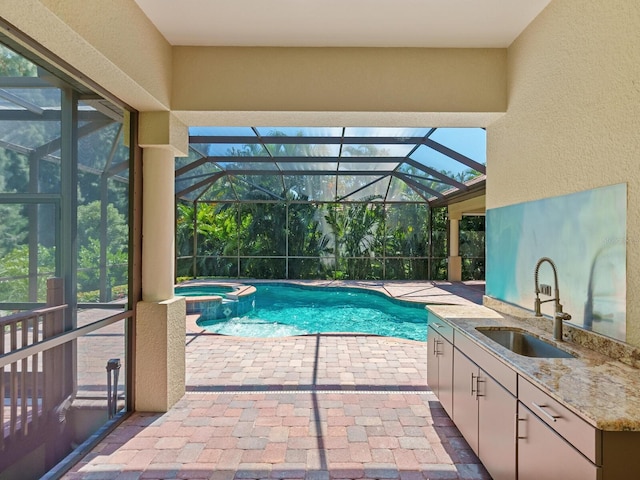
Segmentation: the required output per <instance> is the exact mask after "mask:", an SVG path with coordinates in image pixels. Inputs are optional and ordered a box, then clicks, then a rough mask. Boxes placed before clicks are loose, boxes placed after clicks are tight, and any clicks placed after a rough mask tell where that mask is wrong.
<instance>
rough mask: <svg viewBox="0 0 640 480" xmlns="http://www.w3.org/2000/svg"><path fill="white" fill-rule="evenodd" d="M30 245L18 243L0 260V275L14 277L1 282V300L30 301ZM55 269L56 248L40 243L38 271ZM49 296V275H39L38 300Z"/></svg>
mask: <svg viewBox="0 0 640 480" xmlns="http://www.w3.org/2000/svg"><path fill="white" fill-rule="evenodd" d="M28 271H29V245H18V246H17V247H15V248H13V249H12V250H10V251H9V252H7V253H6V254H5V255H4V256H3V258H2V262H0V277H2V278H11V277H14V278H12V279H11V280H5V281H2V282H0V301H1V302H28V301H30V299H29V279H28V278H27V277H26V273H27V272H28ZM54 271H55V249H54V248H53V247H51V248H47V247H44V246H42V245H38V273H40V274H51V273H53V272H54ZM46 298H47V276H46V275H44V276H42V277H38V301H41V302H43V301H45V300H46Z"/></svg>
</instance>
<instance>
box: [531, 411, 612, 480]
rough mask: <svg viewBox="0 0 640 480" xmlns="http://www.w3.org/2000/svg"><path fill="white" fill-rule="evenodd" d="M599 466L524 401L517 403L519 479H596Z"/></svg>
mask: <svg viewBox="0 0 640 480" xmlns="http://www.w3.org/2000/svg"><path fill="white" fill-rule="evenodd" d="M599 470H600V468H599V467H596V466H595V465H594V464H593V463H591V462H590V461H589V460H588V459H587V458H586V457H584V456H583V455H582V454H581V453H580V452H578V450H576V449H575V448H573V447H572V446H571V445H570V444H569V443H567V441H566V440H564V439H563V438H562V437H560V435H558V434H557V433H556V432H554V431H553V429H552V428H550V427H549V426H547V424H546V423H544V422H543V421H542V420H540V419H539V418H538V417H537V416H536V415H534V414H533V413H532V412H531V411H530V410H529V409H528V408H526V407H525V406H523V405H522V403H519V404H518V480H556V479H562V480H597V479H599V478H600V477H599Z"/></svg>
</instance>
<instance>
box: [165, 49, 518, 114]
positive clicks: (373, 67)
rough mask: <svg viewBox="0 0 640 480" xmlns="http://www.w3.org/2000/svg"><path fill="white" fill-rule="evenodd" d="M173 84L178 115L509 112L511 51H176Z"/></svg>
mask: <svg viewBox="0 0 640 480" xmlns="http://www.w3.org/2000/svg"><path fill="white" fill-rule="evenodd" d="M173 79H174V87H173V91H172V108H173V109H174V110H176V111H190V112H206V111H213V112H233V111H240V112H253V111H265V112H334V113H340V112H385V113H386V112H391V113H394V114H396V113H397V112H420V113H423V112H441V113H451V112H465V113H487V112H504V110H505V108H506V50H505V49H420V48H264V47H263V48H234V47H219V48H215V47H213V48H212V47H176V48H174V69H173ZM365 118H366V117H365Z"/></svg>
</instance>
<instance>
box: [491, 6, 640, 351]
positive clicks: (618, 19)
mask: <svg viewBox="0 0 640 480" xmlns="http://www.w3.org/2000/svg"><path fill="white" fill-rule="evenodd" d="M639 58H640V3H639V2H638V1H637V0H607V1H606V2H604V1H602V0H554V1H552V2H551V4H550V5H549V6H548V7H547V8H546V9H545V10H544V11H543V12H542V13H541V15H540V16H539V17H538V18H537V19H536V20H535V21H534V22H533V23H532V24H531V25H530V26H529V27H528V28H527V29H526V30H525V32H523V34H522V35H521V36H520V37H519V38H518V39H517V40H516V41H515V42H514V43H513V44H512V46H511V47H510V48H509V50H508V72H509V73H508V75H509V82H508V93H509V105H508V110H507V114H506V115H505V116H504V117H502V118H501V119H500V120H498V121H496V122H495V123H493V124H492V125H491V126H490V127H489V128H488V129H487V150H488V151H487V158H488V162H487V208H495V207H499V206H504V205H510V204H514V203H519V202H524V201H529V200H534V199H540V198H544V197H550V196H555V195H562V194H566V193H571V192H577V191H581V190H587V189H591V188H594V187H599V186H604V185H611V184H617V183H624V182H626V183H628V199H627V201H628V213H627V291H628V292H629V293H630V294H629V295H627V298H628V300H627V341H628V342H629V343H632V344H634V345H640V297H638V296H637V295H634V294H633V292H637V291H639V289H640V247H639V245H638V242H637V239H638V238H640V173H639V170H638V165H640V164H639V162H638V152H640V134H639V131H640V61H639V60H638V59H639ZM576 233H577V234H579V232H576Z"/></svg>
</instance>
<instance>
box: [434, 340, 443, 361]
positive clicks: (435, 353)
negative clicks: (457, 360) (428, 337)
mask: <svg viewBox="0 0 640 480" xmlns="http://www.w3.org/2000/svg"><path fill="white" fill-rule="evenodd" d="M440 345H441V342H440V340H438V339H437V338H436V339H435V340H434V341H433V354H434V355H435V356H436V357H438V356H440V355H442V352H441V351H440V350H438V346H440Z"/></svg>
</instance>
